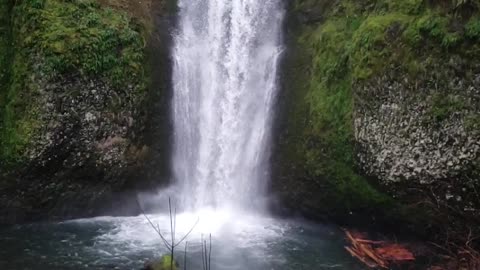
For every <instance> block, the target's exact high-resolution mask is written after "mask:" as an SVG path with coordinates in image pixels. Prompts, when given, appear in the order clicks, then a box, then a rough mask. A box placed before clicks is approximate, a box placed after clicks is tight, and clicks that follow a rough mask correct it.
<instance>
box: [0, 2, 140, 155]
mask: <svg viewBox="0 0 480 270" xmlns="http://www.w3.org/2000/svg"><path fill="white" fill-rule="evenodd" d="M2 1H4V0H2ZM0 8H1V11H5V9H4V8H3V7H0ZM9 12H10V11H9ZM2 20H3V17H2ZM8 20H9V21H10V22H11V23H10V26H11V27H10V28H11V33H12V35H11V36H12V44H11V45H10V46H9V49H8V50H9V55H13V59H12V62H11V66H10V70H11V73H10V74H11V76H10V80H9V83H8V84H6V85H5V87H2V89H0V90H1V91H2V94H1V95H0V96H3V97H4V98H3V99H2V103H1V105H2V106H1V107H0V110H1V114H0V116H1V117H0V118H1V120H2V121H0V123H1V126H0V142H1V143H0V162H1V163H6V164H12V163H16V162H19V161H21V159H22V158H24V154H25V149H26V148H27V146H28V145H29V144H31V143H32V138H33V136H34V135H35V133H36V131H37V130H38V129H39V128H41V127H42V125H44V123H42V119H40V116H39V114H40V113H39V112H40V110H41V109H42V106H44V104H39V102H37V101H38V100H37V98H38V91H40V89H39V88H41V87H42V86H45V85H48V84H49V83H51V82H54V81H58V80H65V79H67V78H68V77H71V76H81V77H84V78H91V79H98V80H103V81H105V82H106V83H107V84H109V85H111V86H113V87H116V88H117V89H118V90H119V91H123V90H122V88H124V87H125V86H126V85H132V86H138V87H135V89H145V74H144V68H143V64H144V47H145V41H144V38H143V35H142V31H143V30H142V28H141V26H140V25H137V24H135V23H132V21H131V20H130V18H129V17H128V16H127V15H126V14H124V13H121V12H119V11H114V10H112V9H109V8H103V7H101V6H99V4H98V3H97V2H96V1H93V0H24V1H17V2H16V4H15V6H14V7H13V10H12V11H11V12H10V18H8ZM6 25H8V24H6ZM2 26H3V25H2ZM2 42H3V39H2ZM3 48H4V45H3V44H0V49H2V51H3V50H4V49H3ZM1 59H2V58H0V63H2V62H4V61H3V60H1ZM2 66H3V65H2Z"/></svg>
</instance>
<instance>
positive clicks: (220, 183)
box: [173, 0, 283, 209]
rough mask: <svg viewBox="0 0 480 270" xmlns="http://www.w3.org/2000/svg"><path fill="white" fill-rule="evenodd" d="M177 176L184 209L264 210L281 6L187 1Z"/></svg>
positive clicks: (178, 57) (180, 38)
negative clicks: (226, 207)
mask: <svg viewBox="0 0 480 270" xmlns="http://www.w3.org/2000/svg"><path fill="white" fill-rule="evenodd" d="M179 8H180V12H179V18H180V21H179V27H178V28H179V29H178V33H177V34H176V35H175V41H174V44H175V45H174V49H173V57H174V63H175V64H174V70H173V84H174V97H173V117H174V121H173V122H174V138H175V142H174V154H173V166H174V168H173V171H174V176H175V182H176V183H177V184H178V185H179V186H180V187H179V193H180V194H181V200H182V202H183V206H185V207H186V208H189V209H198V208H201V207H205V206H214V207H225V206H228V207H242V208H245V207H247V208H252V205H254V206H255V209H258V207H260V206H261V205H259V203H261V200H259V199H261V198H263V197H264V196H263V195H264V194H263V191H264V186H265V183H266V181H268V163H267V160H268V153H269V139H270V127H271V118H272V117H271V115H272V111H273V104H274V101H275V93H276V91H277V87H276V81H277V66H278V60H279V57H280V53H281V51H282V45H281V38H280V33H281V23H282V18H283V11H282V7H281V1H280V0H263V1H258V0H236V1H224V0H180V1H179Z"/></svg>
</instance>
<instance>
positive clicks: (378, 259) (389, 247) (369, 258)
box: [344, 230, 415, 269]
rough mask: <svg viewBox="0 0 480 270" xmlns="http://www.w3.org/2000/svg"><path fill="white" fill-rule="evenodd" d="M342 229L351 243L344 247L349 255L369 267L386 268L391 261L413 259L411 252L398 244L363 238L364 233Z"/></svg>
mask: <svg viewBox="0 0 480 270" xmlns="http://www.w3.org/2000/svg"><path fill="white" fill-rule="evenodd" d="M344 231H345V235H346V238H347V241H348V242H349V243H350V244H351V246H349V247H345V249H346V250H347V251H348V253H350V255H352V256H353V257H355V258H357V259H358V260H359V261H361V262H362V263H363V264H365V265H366V266H368V267H370V268H384V269H388V268H389V266H390V265H391V264H393V263H395V264H398V263H402V262H408V261H414V260H415V256H414V255H413V253H412V252H410V251H409V250H408V249H407V248H405V247H404V246H402V245H400V244H396V243H388V242H386V241H373V240H369V239H365V238H366V237H365V236H364V234H360V233H352V232H350V231H348V230H344ZM356 236H357V237H356ZM360 237H361V238H360Z"/></svg>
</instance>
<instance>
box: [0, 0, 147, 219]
mask: <svg viewBox="0 0 480 270" xmlns="http://www.w3.org/2000/svg"><path fill="white" fill-rule="evenodd" d="M4 2H5V1H4ZM2 3H3V2H2ZM8 3H9V5H8V8H9V9H8V13H5V12H4V11H5V10H6V9H5V7H7V6H0V8H2V10H1V11H2V12H4V13H0V14H1V15H2V17H1V20H2V21H4V20H5V21H7V22H8V24H6V26H7V27H8V31H6V32H5V33H6V35H8V37H9V38H10V39H9V40H10V42H11V43H10V46H7V47H8V48H9V50H10V58H9V59H7V60H8V61H4V60H3V59H6V58H5V57H3V55H0V63H1V64H2V68H4V69H6V70H8V72H9V73H8V74H9V75H8V80H3V79H2V82H3V81H6V82H7V83H6V84H2V86H1V87H0V91H1V92H0V176H1V177H2V179H0V189H2V194H8V196H2V197H0V204H1V205H4V206H6V207H4V210H3V211H6V212H9V211H10V212H18V213H26V214H25V215H27V216H30V218H31V219H39V218H40V216H49V217H60V216H65V215H67V216H76V215H80V214H81V213H82V215H90V214H93V213H94V212H95V211H96V210H98V209H96V208H95V207H93V205H96V204H100V203H104V202H105V201H106V198H109V197H110V196H111V193H112V192H113V191H114V190H118V189H121V187H122V186H124V185H126V184H127V181H128V180H129V175H131V173H132V172H133V171H135V170H136V169H137V166H139V164H140V163H141V162H142V158H143V157H144V156H145V152H146V151H148V147H146V146H145V145H144V144H143V142H142V130H143V129H144V125H145V121H146V119H145V117H146V115H147V112H146V109H147V108H146V106H144V105H145V100H146V96H147V94H148V91H147V89H148V82H149V78H148V69H147V65H146V46H147V45H146V41H145V40H146V37H147V36H148V35H149V33H148V31H147V27H146V26H145V25H143V24H141V23H139V22H138V20H135V19H133V18H132V17H131V16H130V15H129V14H127V13H125V12H123V11H120V10H114V9H111V8H109V7H104V6H101V5H100V4H99V3H98V2H97V1H93V0H74V1H69V0H25V1H17V2H15V3H14V2H13V1H8ZM4 14H8V18H4V17H3V15H4ZM2 27H3V25H2ZM2 30H3V29H2ZM3 34H4V32H1V35H3ZM2 43H3V39H2ZM0 47H1V48H2V51H3V47H5V46H3V44H0ZM3 63H7V64H6V65H5V64H3ZM12 179H15V180H12ZM3 190H4V191H5V192H3ZM7 197H8V198H7ZM39 201H40V202H42V203H41V204H38V202H39ZM84 211H86V212H84ZM28 213H31V215H30V214H28ZM67 213H68V214H67ZM20 215H21V214H20ZM0 216H1V217H0V223H2V222H14V221H16V219H18V220H19V221H20V220H21V219H22V218H20V217H18V218H16V217H15V216H13V217H12V216H10V215H9V214H8V213H6V214H0ZM5 216H10V217H7V218H5ZM3 218H5V219H6V220H3Z"/></svg>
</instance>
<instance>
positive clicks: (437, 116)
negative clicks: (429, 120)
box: [430, 93, 465, 122]
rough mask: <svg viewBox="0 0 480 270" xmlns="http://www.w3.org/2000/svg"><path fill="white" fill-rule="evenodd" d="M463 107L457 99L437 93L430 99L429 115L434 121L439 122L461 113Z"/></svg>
mask: <svg viewBox="0 0 480 270" xmlns="http://www.w3.org/2000/svg"><path fill="white" fill-rule="evenodd" d="M464 106H465V105H464V104H463V102H462V101H461V100H460V99H459V97H456V96H454V95H449V94H446V95H445V94H440V93H438V94H435V95H433V97H432V107H431V109H430V113H431V115H432V117H433V119H434V120H435V121H437V122H441V121H443V120H445V119H446V118H448V117H449V116H450V115H452V113H454V112H458V111H461V110H462V109H463V108H464Z"/></svg>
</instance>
